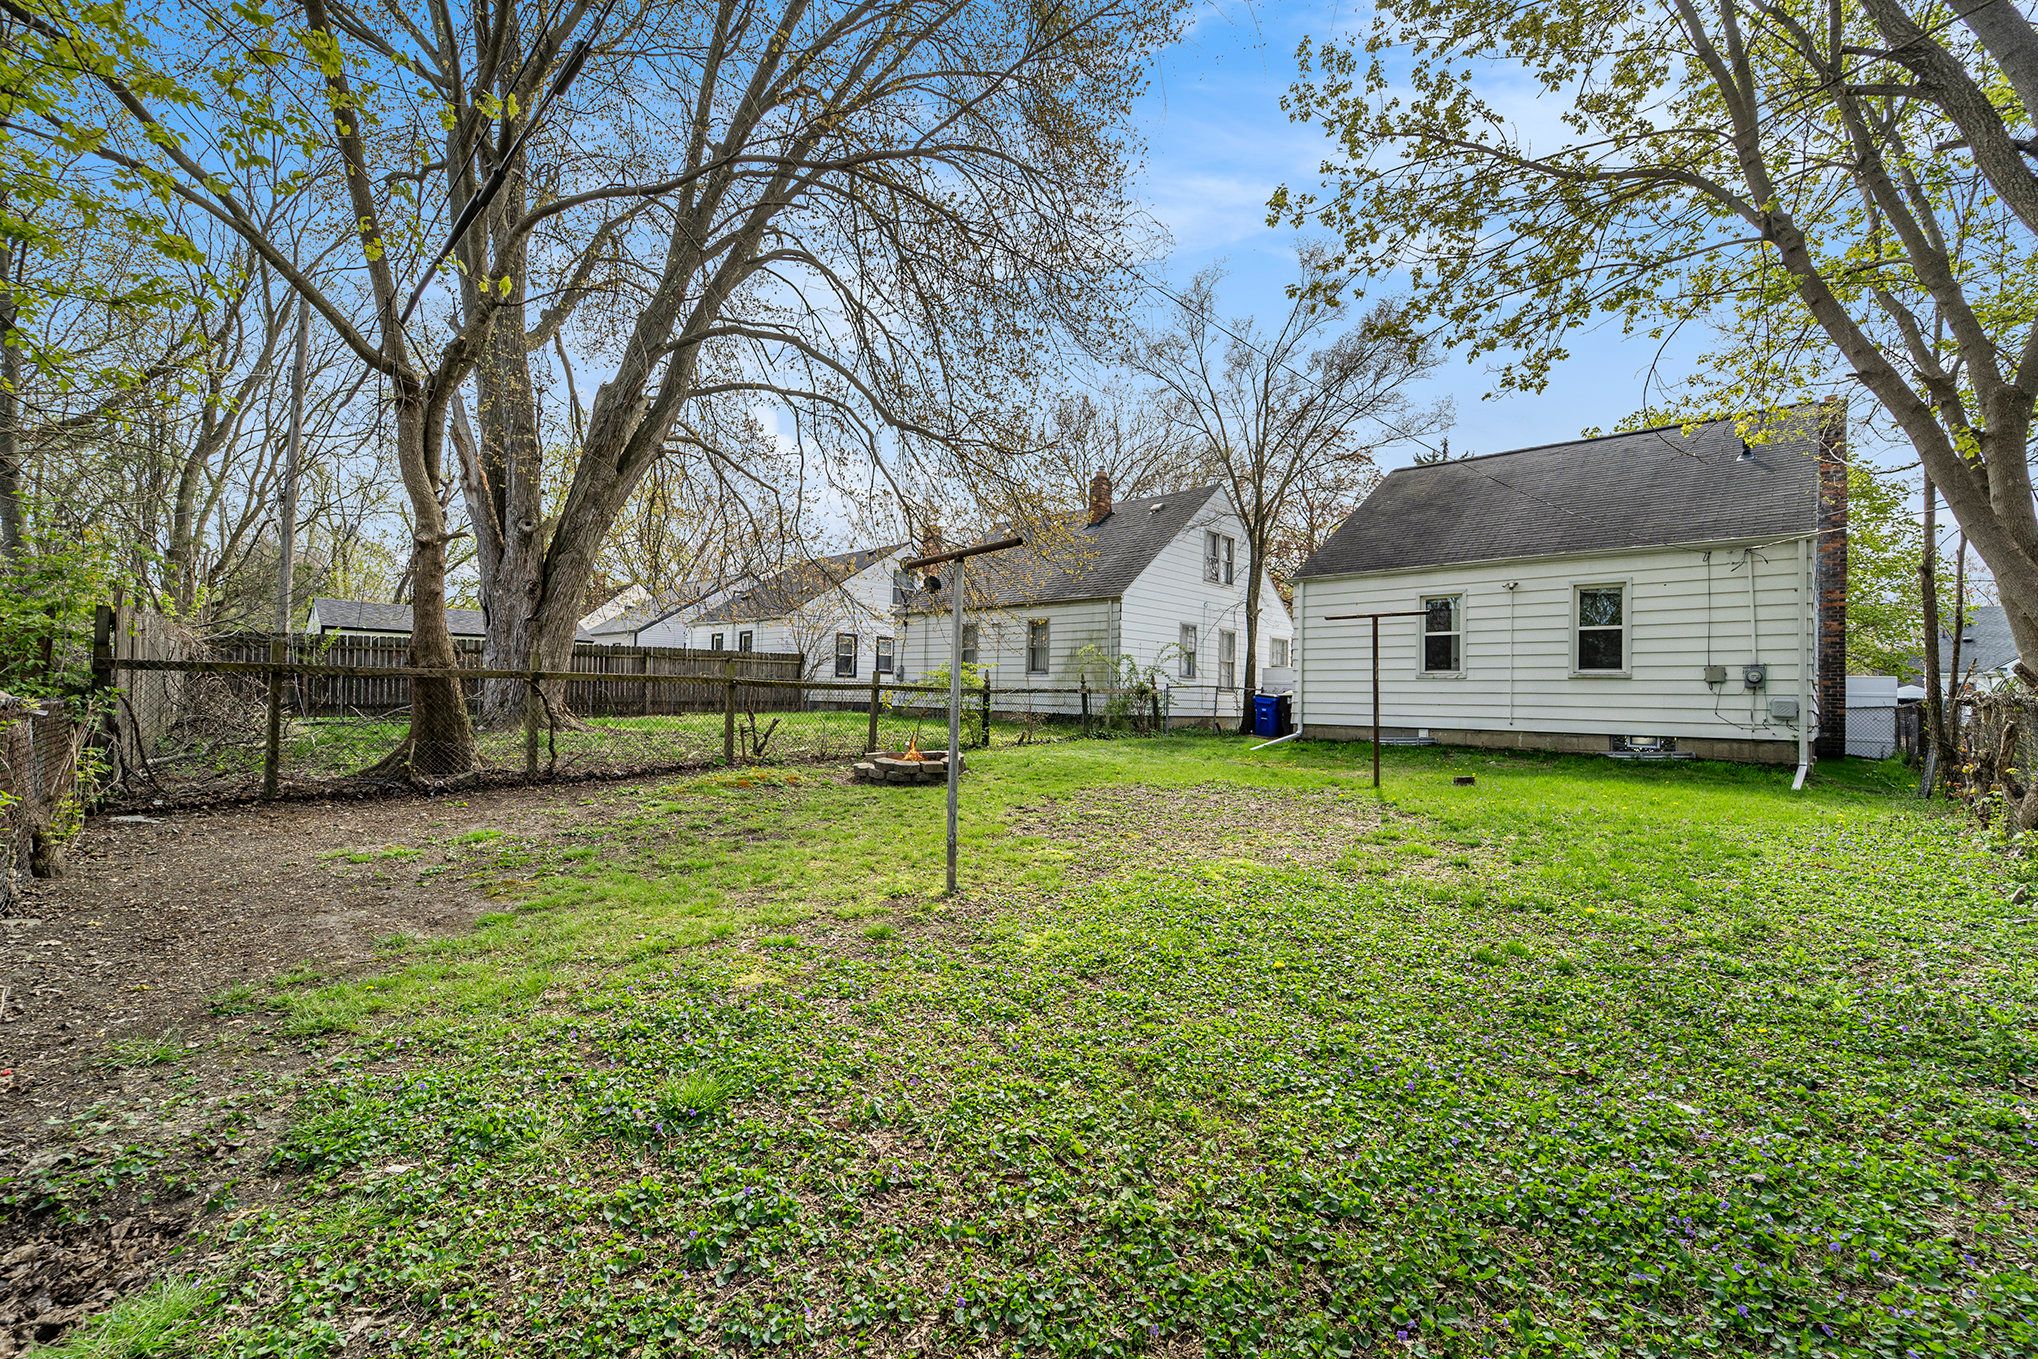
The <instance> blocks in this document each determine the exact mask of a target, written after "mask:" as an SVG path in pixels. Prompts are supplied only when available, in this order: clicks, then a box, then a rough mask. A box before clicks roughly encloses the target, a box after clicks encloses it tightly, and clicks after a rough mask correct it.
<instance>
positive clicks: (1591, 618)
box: [1295, 404, 1847, 763]
mask: <svg viewBox="0 0 2038 1359" xmlns="http://www.w3.org/2000/svg"><path fill="white" fill-rule="evenodd" d="M1844 421H1845V412H1844V409H1843V408H1841V407H1839V406H1838V405H1837V404H1828V405H1827V406H1825V407H1823V408H1822V409H1821V410H1820V411H1818V412H1817V413H1814V412H1812V411H1810V410H1805V411H1800V412H1794V413H1791V414H1789V415H1786V416H1779V417H1776V418H1775V419H1774V420H1772V421H1770V422H1769V423H1768V425H1767V426H1766V427H1764V428H1763V429H1762V430H1761V431H1760V432H1759V433H1754V434H1751V436H1750V438H1749V439H1748V440H1746V441H1744V439H1743V435H1742V430H1741V429H1740V428H1739V427H1737V425H1736V423H1735V422H1734V421H1732V420H1720V421H1715V422H1712V423H1708V424H1705V425H1701V426H1699V427H1697V428H1696V429H1692V430H1690V431H1689V432H1687V431H1686V430H1685V428H1684V427H1681V426H1675V425H1672V426H1666V427H1664V428H1660V429H1649V430H1640V431H1636V432H1633V433H1627V434H1614V435H1608V436H1606V437H1604V438H1597V439H1581V440H1577V441H1575V442H1571V443H1561V444H1550V445H1545V446H1543V447H1539V448H1527V449H1521V450H1519V451H1516V452H1512V453H1498V454H1494V455H1491V456H1488V457H1482V458H1465V459H1461V460H1458V461H1455V462H1442V463H1434V464H1429V465H1424V466H1417V467H1410V468H1404V469H1402V470H1400V471H1396V472H1394V473H1392V474H1391V475H1389V476H1387V477H1386V478H1385V479H1383V480H1382V481H1381V483H1380V485H1379V486H1378V488H1377V489H1375V491H1374V492H1373V494H1372V495H1371V496H1370V497H1369V498H1368V499H1367V500H1366V502H1365V504H1363V505H1362V506H1360V507H1359V509H1358V510H1356V511H1355V512H1354V513H1353V514H1352V516H1351V517H1350V518H1349V519H1347V520H1346V521H1345V522H1344V524H1342V525H1341V526H1340V527H1339V528H1338V530H1337V532H1336V533H1334V534H1332V535H1331V537H1330V538H1329V539H1328V540H1327V541H1326V542H1325V543H1324V545H1323V546H1322V548H1321V549H1319V550H1318V551H1317V552H1316V553H1315V555H1314V556H1312V557H1311V558H1310V559H1309V561H1308V562H1306V563H1305V564H1304V565H1303V567H1302V570H1301V571H1300V572H1298V573H1297V580H1296V591H1295V613H1296V618H1297V634H1298V637H1299V639H1300V645H1299V650H1300V652H1301V667H1302V677H1301V683H1300V686H1299V692H1298V696H1297V704H1296V706H1297V714H1296V716H1297V720H1298V722H1299V723H1300V725H1301V727H1302V730H1303V733H1304V734H1305V735H1308V736H1320V737H1330V738H1335V739H1348V738H1363V737H1366V736H1368V735H1370V731H1371V726H1372V722H1373V708H1372V665H1373V659H1372V656H1371V648H1370V629H1371V625H1370V623H1368V622H1367V621H1365V620H1363V619H1354V618H1351V617H1350V615H1364V614H1373V613H1395V614H1401V613H1411V612H1412V613H1417V614H1419V616H1416V617H1390V618H1384V619H1382V620H1381V622H1380V639H1381V640H1380V657H1379V673H1380V722H1381V725H1382V729H1383V730H1382V735H1383V737H1384V738H1387V739H1394V738H1401V739H1411V740H1420V739H1429V740H1435V741H1439V742H1446V743H1456V744H1466V745H1481V746H1520V747H1532V748H1539V749H1553V750H1570V751H1598V752H1605V753H1613V754H1635V753H1667V752H1671V751H1674V752H1675V753H1678V754H1684V755H1694V756H1702V757H1713V758H1721V759H1739V760H1754V761H1765V762H1781V763H1803V762H1804V761H1805V760H1807V759H1808V758H1809V756H1810V747H1811V746H1812V745H1813V744H1814V743H1816V745H1817V748H1818V753H1820V754H1833V755H1838V754H1842V753H1844V742H1845V737H1846V720H1845V713H1846V672H1847V663H1846V590H1847V584H1846V563H1847V540H1846V514H1847V480H1846V471H1845V467H1844V464H1843V462H1842V460H1841V459H1842V447H1843V438H1844V430H1845V423H1844Z"/></svg>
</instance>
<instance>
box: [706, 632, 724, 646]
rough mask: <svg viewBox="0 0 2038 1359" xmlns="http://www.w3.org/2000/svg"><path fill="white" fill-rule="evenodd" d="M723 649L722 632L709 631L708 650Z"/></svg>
mask: <svg viewBox="0 0 2038 1359" xmlns="http://www.w3.org/2000/svg"><path fill="white" fill-rule="evenodd" d="M721 649H722V634H721V633H719V632H711V633H709V634H708V650H710V651H720V650H721Z"/></svg>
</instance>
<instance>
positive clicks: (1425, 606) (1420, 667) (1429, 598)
mask: <svg viewBox="0 0 2038 1359" xmlns="http://www.w3.org/2000/svg"><path fill="white" fill-rule="evenodd" d="M1439 599H1448V600H1450V601H1451V602H1452V605H1453V608H1452V620H1451V621H1452V622H1454V623H1456V624H1457V626H1456V628H1454V629H1453V630H1452V631H1450V632H1431V631H1430V630H1429V606H1430V605H1431V604H1432V603H1433V602H1435V601H1436V600H1439ZM1415 607H1416V608H1418V609H1420V610H1422V623H1421V625H1420V631H1418V632H1417V633H1416V639H1415V673H1416V674H1418V675H1421V676H1423V677H1425V678H1427V679H1463V678H1464V677H1465V592H1464V591H1462V590H1439V591H1437V592H1436V593H1435V594H1428V595H1421V596H1418V597H1417V599H1416V601H1415ZM1432 637H1455V638H1456V639H1457V641H1458V645H1457V647H1456V648H1455V649H1456V651H1457V653H1458V663H1457V665H1455V666H1453V667H1452V668H1451V669H1449V670H1432V669H1430V668H1429V639H1430V638H1432Z"/></svg>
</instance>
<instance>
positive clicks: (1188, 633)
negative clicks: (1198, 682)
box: [1176, 623, 1196, 679]
mask: <svg viewBox="0 0 2038 1359" xmlns="http://www.w3.org/2000/svg"><path fill="white" fill-rule="evenodd" d="M1178 645H1179V647H1180V650H1181V653H1182V657H1181V664H1180V666H1179V667H1178V668H1177V670H1176V673H1177V674H1179V675H1180V676H1181V677H1182V678H1183V679H1194V678H1196V625H1195V624H1194V623H1184V624H1182V635H1181V640H1180V642H1179V643H1178Z"/></svg>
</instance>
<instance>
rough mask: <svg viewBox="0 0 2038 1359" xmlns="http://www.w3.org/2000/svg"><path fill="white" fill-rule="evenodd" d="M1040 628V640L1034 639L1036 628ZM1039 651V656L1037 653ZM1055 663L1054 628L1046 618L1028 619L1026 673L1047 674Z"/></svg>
mask: <svg viewBox="0 0 2038 1359" xmlns="http://www.w3.org/2000/svg"><path fill="white" fill-rule="evenodd" d="M1036 628H1038V629H1039V630H1040V633H1039V636H1040V640H1039V642H1038V643H1037V644H1036V643H1035V641H1034V629H1036ZM1035 652H1038V653H1039V654H1038V656H1036V655H1035ZM1053 665H1054V630H1053V627H1052V626H1051V625H1050V623H1049V622H1048V620H1047V619H1045V618H1029V619H1027V620H1026V673H1027V674H1029V675H1045V674H1047V673H1048V671H1049V669H1050V668H1052V666H1053Z"/></svg>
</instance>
